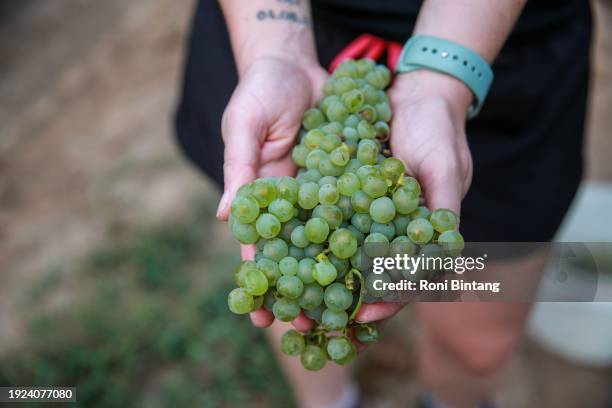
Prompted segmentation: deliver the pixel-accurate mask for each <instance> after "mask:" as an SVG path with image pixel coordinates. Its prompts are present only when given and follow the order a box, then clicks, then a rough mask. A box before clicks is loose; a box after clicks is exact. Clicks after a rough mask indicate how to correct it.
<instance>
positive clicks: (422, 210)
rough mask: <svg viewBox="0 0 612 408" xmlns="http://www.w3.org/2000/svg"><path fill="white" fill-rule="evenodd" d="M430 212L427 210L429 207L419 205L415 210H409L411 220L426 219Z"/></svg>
mask: <svg viewBox="0 0 612 408" xmlns="http://www.w3.org/2000/svg"><path fill="white" fill-rule="evenodd" d="M430 214H431V211H429V208H427V207H424V206H421V207H419V208H417V209H416V210H414V211H413V212H411V213H410V216H411V217H412V219H413V220H415V219H417V218H423V219H426V220H428V219H429V215H430Z"/></svg>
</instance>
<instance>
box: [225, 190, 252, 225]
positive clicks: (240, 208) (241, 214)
mask: <svg viewBox="0 0 612 408" xmlns="http://www.w3.org/2000/svg"><path fill="white" fill-rule="evenodd" d="M231 211H232V215H233V216H234V217H235V218H236V220H238V221H239V222H241V223H242V224H250V223H252V222H253V221H255V220H256V219H257V216H258V215H259V204H258V203H257V200H255V199H254V198H253V197H252V196H250V195H243V196H236V198H234V200H233V201H232V210H231Z"/></svg>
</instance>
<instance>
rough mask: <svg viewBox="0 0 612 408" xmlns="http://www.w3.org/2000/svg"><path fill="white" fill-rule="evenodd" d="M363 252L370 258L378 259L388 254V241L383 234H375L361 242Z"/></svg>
mask: <svg viewBox="0 0 612 408" xmlns="http://www.w3.org/2000/svg"><path fill="white" fill-rule="evenodd" d="M363 250H364V252H365V253H366V255H367V256H368V257H370V258H380V257H383V256H386V255H387V253H388V252H389V240H388V239H387V237H385V236H384V235H383V234H381V233H379V232H375V233H373V234H370V235H368V236H367V237H366V239H365V241H363Z"/></svg>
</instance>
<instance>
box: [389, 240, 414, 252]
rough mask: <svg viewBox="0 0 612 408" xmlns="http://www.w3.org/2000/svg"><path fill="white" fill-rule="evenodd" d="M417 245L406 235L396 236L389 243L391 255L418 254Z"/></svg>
mask: <svg viewBox="0 0 612 408" xmlns="http://www.w3.org/2000/svg"><path fill="white" fill-rule="evenodd" d="M416 251H417V247H416V245H415V244H414V243H413V242H412V241H411V240H410V238H408V237H407V236H405V235H400V236H398V237H396V238H395V239H394V240H393V241H391V244H390V245H389V255H390V256H394V255H404V254H406V255H414V254H416Z"/></svg>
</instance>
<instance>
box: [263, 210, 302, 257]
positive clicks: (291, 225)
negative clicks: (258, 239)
mask: <svg viewBox="0 0 612 408" xmlns="http://www.w3.org/2000/svg"><path fill="white" fill-rule="evenodd" d="M294 211H297V210H296V209H295V208H294ZM300 225H302V223H301V222H300V221H299V220H298V219H296V218H291V219H290V220H289V221H287V222H285V223H284V224H282V225H281V230H280V232H279V233H278V237H279V238H281V239H283V240H284V241H285V242H287V243H289V242H291V234H292V233H293V230H294V229H295V228H297V227H298V226H300ZM262 249H263V245H262Z"/></svg>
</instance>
